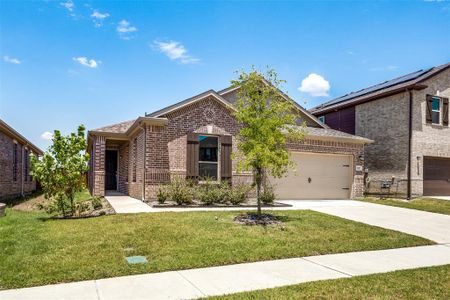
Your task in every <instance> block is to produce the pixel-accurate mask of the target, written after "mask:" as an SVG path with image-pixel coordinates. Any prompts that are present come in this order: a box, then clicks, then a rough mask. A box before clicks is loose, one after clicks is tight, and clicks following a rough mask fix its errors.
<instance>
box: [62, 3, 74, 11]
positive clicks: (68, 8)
mask: <svg viewBox="0 0 450 300" xmlns="http://www.w3.org/2000/svg"><path fill="white" fill-rule="evenodd" d="M59 4H60V5H61V6H62V7H64V8H65V9H67V10H68V11H70V12H73V10H74V8H75V4H74V3H73V1H72V0H67V1H66V2H60V3H59Z"/></svg>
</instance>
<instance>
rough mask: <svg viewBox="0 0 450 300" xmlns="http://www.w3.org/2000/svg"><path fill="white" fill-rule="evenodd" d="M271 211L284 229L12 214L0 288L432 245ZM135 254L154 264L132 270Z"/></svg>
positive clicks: (158, 217)
mask: <svg viewBox="0 0 450 300" xmlns="http://www.w3.org/2000/svg"><path fill="white" fill-rule="evenodd" d="M274 213H276V214H277V215H281V216H284V219H285V220H284V221H285V225H284V227H283V228H281V227H277V226H269V227H266V228H264V227H249V226H241V225H236V224H234V223H233V217H234V216H236V214H237V212H185V213H173V212H171V213H155V214H132V215H110V216H103V217H98V218H90V219H76V220H73V219H72V220H60V219H59V220H58V219H49V218H48V215H46V214H45V213H37V212H21V211H15V210H12V209H8V210H7V216H6V217H4V218H0V253H1V255H0V270H1V272H0V288H2V289H5V288H18V287H26V286H35V285H43V284H50V283H59V282H70V281H78V280H87V279H97V278H105V277H113V276H119V275H128V274H138V273H149V272H160V271H167V270H176V269H187V268H196V267H205V266H216V265H225V264H234V263H242V262H252V261H261V260H269V259H279V258H287V257H299V256H307V255H319V254H326V253H338V252H350V251H360V250H375V249H387V248H398V247H406V246H418V245H426V244H433V242H431V241H428V240H425V239H422V238H419V237H415V236H411V235H407V234H403V233H400V232H395V231H391V230H386V229H382V228H377V227H372V226H369V225H365V224H361V223H356V222H352V221H348V220H344V219H341V218H337V217H333V216H329V215H325V214H321V213H318V212H313V211H282V212H281V211H279V212H274ZM216 217H217V220H216ZM125 248H133V249H134V250H131V251H125ZM132 255H143V256H145V257H146V258H147V259H148V261H149V263H148V264H146V265H133V266H130V265H127V263H126V262H125V258H124V257H125V256H132Z"/></svg>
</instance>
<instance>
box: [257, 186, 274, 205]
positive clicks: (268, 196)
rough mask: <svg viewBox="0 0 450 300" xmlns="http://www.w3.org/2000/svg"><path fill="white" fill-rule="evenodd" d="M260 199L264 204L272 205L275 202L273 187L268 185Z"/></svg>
mask: <svg viewBox="0 0 450 300" xmlns="http://www.w3.org/2000/svg"><path fill="white" fill-rule="evenodd" d="M259 199H260V200H261V202H262V203H264V204H272V203H273V202H274V201H275V192H274V191H273V187H272V186H270V185H266V186H265V187H264V189H263V191H262V192H261V194H260V195H259Z"/></svg>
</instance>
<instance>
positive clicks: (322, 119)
mask: <svg viewBox="0 0 450 300" xmlns="http://www.w3.org/2000/svg"><path fill="white" fill-rule="evenodd" d="M318 119H319V121H320V122H321V123H322V124H325V116H320V117H319V118H318Z"/></svg>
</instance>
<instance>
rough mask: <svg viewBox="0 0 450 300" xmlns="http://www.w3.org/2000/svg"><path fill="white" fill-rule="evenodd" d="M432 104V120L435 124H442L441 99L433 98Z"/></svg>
mask: <svg viewBox="0 0 450 300" xmlns="http://www.w3.org/2000/svg"><path fill="white" fill-rule="evenodd" d="M432 101H433V102H432V103H431V120H432V123H433V124H441V98H439V97H433V100H432Z"/></svg>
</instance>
